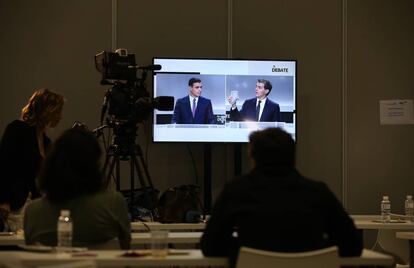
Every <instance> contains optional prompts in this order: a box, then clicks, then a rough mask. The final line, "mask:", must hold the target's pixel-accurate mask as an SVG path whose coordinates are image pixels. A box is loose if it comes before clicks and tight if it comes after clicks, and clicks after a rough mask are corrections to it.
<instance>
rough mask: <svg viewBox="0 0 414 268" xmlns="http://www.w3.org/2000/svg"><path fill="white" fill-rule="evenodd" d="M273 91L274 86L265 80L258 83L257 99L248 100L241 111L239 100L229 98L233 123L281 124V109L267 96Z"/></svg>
mask: <svg viewBox="0 0 414 268" xmlns="http://www.w3.org/2000/svg"><path fill="white" fill-rule="evenodd" d="M270 91H272V84H271V83H270V81H268V80H265V79H259V80H257V82H256V91H255V93H256V98H253V99H249V100H246V101H245V102H244V103H243V106H242V108H241V110H240V111H239V110H238V109H237V106H236V101H237V98H234V97H233V96H229V97H228V98H227V100H228V101H229V103H230V104H231V108H230V120H231V121H256V122H279V121H280V107H279V104H277V103H276V102H273V101H271V100H270V99H269V98H268V97H267V96H268V95H269V93H270Z"/></svg>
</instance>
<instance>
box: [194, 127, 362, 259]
mask: <svg viewBox="0 0 414 268" xmlns="http://www.w3.org/2000/svg"><path fill="white" fill-rule="evenodd" d="M249 140H250V143H249V146H250V147H249V154H250V158H251V159H252V162H253V169H252V170H251V171H250V172H249V173H248V174H246V175H244V176H242V177H241V178H238V179H235V180H233V181H231V182H229V183H228V184H227V185H226V186H225V188H224V190H223V191H222V193H221V194H220V196H219V197H218V199H217V200H216V202H215V204H214V207H213V210H212V212H211V217H210V219H209V221H208V223H207V226H206V229H205V231H204V234H203V237H202V239H201V249H202V251H203V253H204V255H206V256H228V257H230V260H231V261H232V263H233V264H234V261H235V259H236V258H237V253H238V251H239V247H241V246H247V247H252V248H257V249H262V250H268V251H279V252H302V251H311V250H316V249H321V248H325V247H330V246H333V245H336V246H338V248H339V254H340V255H341V256H356V255H360V254H361V252H362V247H363V244H362V237H361V235H360V233H359V232H358V231H357V229H356V228H355V225H354V222H353V220H352V219H351V218H350V217H349V215H348V214H347V213H346V211H345V210H344V208H343V207H342V205H341V203H340V202H339V201H338V199H337V198H336V197H335V195H334V194H333V193H332V192H331V191H330V190H329V188H328V187H327V186H326V184H325V183H323V182H318V181H314V180H310V179H308V178H305V177H303V176H302V175H301V174H299V172H298V171H297V170H296V169H295V142H294V140H293V139H292V137H291V135H290V134H288V133H286V132H285V131H283V130H281V129H279V128H269V129H265V130H263V131H257V132H253V133H252V134H251V135H250V137H249ZM235 231H236V232H237V237H234V236H233V232H235Z"/></svg>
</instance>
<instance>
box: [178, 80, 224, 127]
mask: <svg viewBox="0 0 414 268" xmlns="http://www.w3.org/2000/svg"><path fill="white" fill-rule="evenodd" d="M188 88H189V94H188V96H185V97H184V98H181V99H178V100H177V102H176V103H175V107H174V114H173V118H172V123H173V124H216V119H215V117H214V114H213V107H212V105H211V101H210V100H209V99H207V98H203V97H201V90H202V88H203V85H202V83H201V80H200V79H199V78H194V77H193V78H191V79H190V80H189V81H188Z"/></svg>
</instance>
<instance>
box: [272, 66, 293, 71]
mask: <svg viewBox="0 0 414 268" xmlns="http://www.w3.org/2000/svg"><path fill="white" fill-rule="evenodd" d="M288 72H289V68H279V67H276V66H275V65H273V68H272V73H288Z"/></svg>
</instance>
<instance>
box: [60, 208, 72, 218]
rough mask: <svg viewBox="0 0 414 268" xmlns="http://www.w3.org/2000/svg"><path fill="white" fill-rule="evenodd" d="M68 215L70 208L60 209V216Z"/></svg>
mask: <svg viewBox="0 0 414 268" xmlns="http://www.w3.org/2000/svg"><path fill="white" fill-rule="evenodd" d="M69 215H70V210H67V209H62V210H61V211H60V216H63V217H69Z"/></svg>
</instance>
